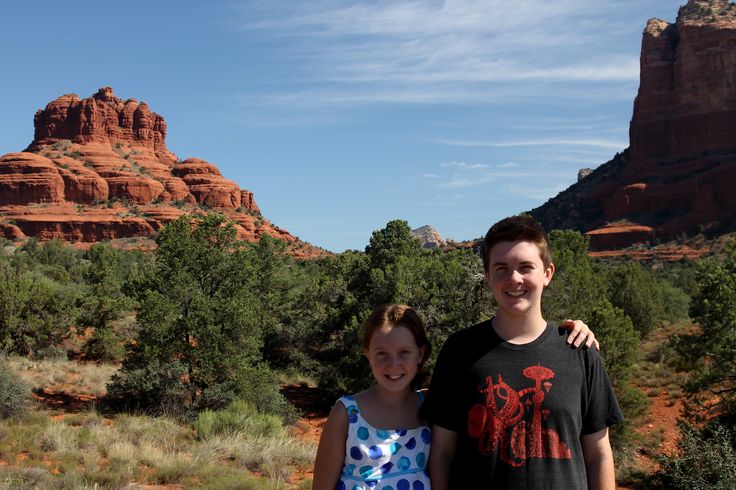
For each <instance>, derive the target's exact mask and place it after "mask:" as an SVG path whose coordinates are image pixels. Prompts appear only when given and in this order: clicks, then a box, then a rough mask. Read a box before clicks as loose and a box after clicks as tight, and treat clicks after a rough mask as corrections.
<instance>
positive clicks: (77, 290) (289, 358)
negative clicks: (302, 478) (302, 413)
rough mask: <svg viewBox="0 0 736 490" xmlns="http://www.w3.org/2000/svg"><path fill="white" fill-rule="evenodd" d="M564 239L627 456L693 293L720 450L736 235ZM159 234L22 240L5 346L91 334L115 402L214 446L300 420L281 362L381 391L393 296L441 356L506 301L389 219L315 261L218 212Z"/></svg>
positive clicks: (563, 285) (575, 311)
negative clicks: (367, 333)
mask: <svg viewBox="0 0 736 490" xmlns="http://www.w3.org/2000/svg"><path fill="white" fill-rule="evenodd" d="M550 238H551V240H552V243H553V260H554V262H555V265H556V273H555V278H554V279H553V281H552V284H551V286H550V287H549V288H548V290H547V291H546V293H545V299H544V308H545V312H544V313H545V316H546V317H547V318H549V319H551V320H555V321H559V320H563V319H565V318H581V319H583V320H585V321H586V322H587V323H588V324H589V325H591V327H592V328H593V330H594V331H595V332H596V335H597V337H598V338H599V340H600V341H601V344H602V346H603V350H602V356H603V358H604V360H605V362H606V366H607V369H608V372H609V374H610V377H611V379H612V382H613V384H614V388H615V390H616V392H617V395H618V397H619V400H620V403H621V405H622V408H623V410H624V412H625V415H626V418H627V422H626V423H625V424H623V425H621V426H620V427H616V429H615V431H614V434H613V441H614V446H615V450H616V453H617V457H618V461H619V463H622V462H625V461H627V460H628V459H630V458H629V456H631V454H632V452H633V447H634V445H635V443H634V438H633V437H634V436H633V433H632V431H631V427H632V424H634V423H636V421H637V419H638V417H640V416H641V415H642V414H643V413H644V412H645V411H646V401H645V398H644V397H643V395H642V394H641V391H640V390H639V389H637V388H635V387H634V385H633V378H634V370H635V369H637V365H638V363H639V362H640V359H639V356H640V353H639V345H640V340H641V339H642V338H643V337H644V336H646V335H647V334H649V333H651V332H652V331H655V330H657V329H658V328H659V327H660V326H661V325H663V324H666V323H671V322H674V321H677V320H680V319H686V318H687V317H688V304H689V302H690V296H691V295H692V296H693V301H692V305H691V306H690V310H689V314H690V315H691V316H692V317H693V319H695V320H696V321H697V322H698V323H699V325H700V331H698V332H696V333H693V334H691V336H690V337H682V338H681V340H680V342H678V343H677V345H676V349H677V351H678V352H679V354H680V355H679V357H678V359H679V362H680V364H679V365H678V367H680V368H681V369H688V368H692V369H694V371H693V375H692V376H691V377H690V385H689V386H688V389H689V390H690V393H691V401H692V403H694V404H695V403H700V404H701V405H700V406H702V407H709V408H710V409H711V415H709V417H710V418H709V419H708V420H712V419H713V416H714V415H713V414H714V413H715V414H716V415H717V418H718V420H719V421H720V422H721V424H722V425H721V426H722V427H724V428H723V429H716V428H712V427H709V428H708V429H707V431H704V432H697V431H698V430H700V429H701V428H702V427H704V426H703V425H702V421H697V420H693V421H691V423H693V424H696V425H693V427H694V429H693V430H694V431H695V432H693V431H691V432H686V434H689V436H688V437H690V438H689V439H683V448H691V447H697V444H699V443H700V442H699V441H705V442H703V443H702V444H705V445H706V446H704V447H712V446H713V444H715V445H716V446H717V445H719V444H721V441H723V440H725V439H724V436H723V434H724V432H723V431H726V432H725V433H726V434H727V435H728V437H726V439H728V438H729V437H730V439H729V440H730V441H731V444H733V439H734V437H733V434H734V431H733V426H734V424H733V420H734V417H733V415H734V412H733V410H734V405H735V404H736V402H735V400H734V394H735V393H736V392H735V391H734V389H733V380H734V379H736V377H735V376H734V372H736V371H735V370H734V369H735V368H734V359H736V355H735V354H736V353H734V352H733V349H734V347H733V345H736V342H735V340H736V339H734V338H733V325H734V320H735V319H736V317H734V311H736V308H735V306H736V283H734V280H735V279H734V278H735V277H736V252H734V250H736V247H734V246H732V247H730V248H729V249H728V251H727V252H728V253H727V254H726V255H725V258H724V257H715V256H714V257H709V258H706V259H704V260H702V261H701V262H700V264H699V265H698V266H697V268H694V267H691V266H689V265H688V264H687V263H683V264H662V263H655V264H638V263H625V262H616V261H611V262H606V261H602V260H594V259H592V258H590V257H589V255H588V242H587V239H586V238H585V237H584V236H583V235H581V234H580V233H578V232H574V231H569V230H568V231H559V230H557V231H553V232H552V233H551V235H550ZM157 244H158V248H157V249H156V251H155V252H152V253H142V252H136V251H125V250H118V249H114V248H112V247H110V246H109V245H106V244H98V245H94V246H93V247H91V248H90V249H89V250H87V251H78V250H75V249H74V248H72V247H70V246H67V245H64V244H63V243H61V242H56V241H50V242H45V243H38V242H36V241H34V240H31V241H29V242H27V243H26V244H24V245H23V246H22V247H20V248H15V247H6V248H5V249H4V250H5V251H6V253H5V254H2V255H0V350H2V351H3V352H5V353H7V354H14V355H20V356H25V357H27V358H29V359H35V360H41V359H58V358H59V357H66V349H68V348H69V347H70V344H71V343H72V342H75V341H76V342H80V341H78V340H74V339H79V338H81V339H82V340H81V343H79V345H78V346H77V348H78V349H79V350H80V351H81V355H82V357H83V358H84V359H85V360H87V361H98V362H118V363H120V364H121V367H120V369H119V370H118V371H117V372H116V373H115V374H113V375H112V378H111V380H110V382H109V383H108V385H107V394H106V396H105V398H104V400H103V401H104V402H105V403H106V405H105V406H106V407H107V408H106V410H107V409H112V410H117V411H124V412H130V411H131V410H133V411H138V410H145V411H146V413H148V414H159V415H164V414H165V415H166V416H173V417H176V418H177V420H179V421H182V422H183V423H188V424H194V425H193V426H192V427H196V434H198V435H197V436H196V437H198V438H199V440H201V441H204V442H206V441H207V440H209V439H211V438H212V437H220V438H222V437H228V434H229V433H230V432H228V431H232V430H236V431H238V432H239V433H240V432H242V431H243V430H245V429H242V427H243V426H241V425H238V424H241V423H243V420H244V418H243V417H245V416H244V415H243V414H246V415H247V414H256V413H257V414H263V416H264V417H268V416H275V417H277V418H275V419H262V420H261V421H260V422H259V423H262V424H265V425H264V426H263V427H265V428H264V429H263V430H274V431H276V432H279V431H280V430H281V429H280V427H281V425H280V424H281V422H280V421H281V420H284V421H286V422H290V421H293V420H295V416H296V412H295V411H294V409H293V408H292V407H290V405H289V404H288V403H287V402H286V400H285V399H284V398H283V397H282V396H281V395H280V394H279V391H278V390H279V384H278V381H277V376H276V374H277V373H279V375H280V377H281V379H284V378H285V377H286V378H292V379H297V378H300V379H311V380H314V381H316V382H317V384H318V385H319V386H320V387H321V388H323V389H325V390H327V391H329V392H332V393H333V394H334V395H338V394H343V393H345V392H352V391H356V390H360V389H362V388H364V387H366V386H367V385H368V384H369V383H370V382H371V379H370V373H369V370H368V368H367V364H366V362H365V360H364V358H363V356H362V352H361V350H360V347H359V346H360V342H359V341H358V335H359V326H360V323H361V322H362V320H363V319H364V318H365V316H366V315H367V314H368V313H369V312H370V310H371V309H372V308H373V307H374V306H375V305H377V304H381V303H386V302H400V303H408V304H411V305H412V306H414V307H415V308H416V309H417V310H418V311H419V313H420V314H421V315H422V317H423V318H424V320H425V322H426V325H427V329H428V333H429V337H430V340H431V341H432V343H433V346H434V347H435V349H434V352H438V351H439V347H440V346H441V344H442V343H443V342H444V340H445V339H446V338H447V336H448V335H449V334H450V333H452V332H454V331H455V330H457V329H459V328H463V327H465V326H468V325H471V324H473V323H476V322H478V321H481V320H484V319H486V318H489V317H490V316H492V315H493V312H494V303H493V300H492V298H491V296H490V295H489V293H488V291H487V288H486V286H485V283H484V278H483V271H482V264H481V261H480V258H479V257H478V256H477V254H476V253H475V252H474V251H473V250H471V249H464V250H451V251H441V250H424V249H422V248H421V247H420V245H419V243H418V242H417V240H415V239H414V238H413V237H412V236H411V230H410V229H409V226H408V224H407V223H406V222H404V221H400V220H396V221H391V222H389V223H387V224H386V226H385V227H384V228H382V229H380V230H376V231H375V232H373V234H372V235H371V237H370V240H369V243H368V245H367V247H366V249H365V252H364V253H361V252H355V251H349V252H345V253H341V254H337V255H334V256H330V257H324V258H320V259H317V260H311V261H299V260H296V259H294V258H292V257H290V256H289V255H287V254H285V253H284V251H285V246H284V244H283V243H282V242H279V241H277V240H274V239H272V238H270V237H268V236H263V237H262V239H261V241H260V242H259V243H256V244H252V243H243V242H239V241H237V240H236V238H235V232H234V228H233V226H232V224H231V223H229V222H228V221H227V220H226V219H225V218H224V217H223V216H220V215H216V214H211V215H208V216H205V217H200V218H192V217H187V216H183V217H181V218H179V219H178V220H176V221H174V222H172V223H170V224H169V225H167V226H166V227H165V228H164V229H163V230H161V232H160V234H159V236H158V238H157ZM5 245H8V244H7V243H5ZM433 361H434V359H430V362H429V366H430V367H431V365H432V363H433ZM685 361H688V362H689V363H690V364H689V365H687V366H686V364H687V363H686V362H685ZM714 402H715V403H714ZM21 403H22V401H21ZM134 413H135V412H134ZM268 414H270V415H268ZM245 418H247V417H245ZM697 424H701V425H697ZM721 426H719V427H721ZM232 427H236V429H232ZM238 427H240V428H238ZM269 427H270V429H269ZM241 429H242V430H241ZM248 430H252V427H251V429H248ZM276 432H274V433H273V434H276ZM711 434H715V435H714V436H712V437H711V436H710V435H711ZM278 437H281V436H278ZM708 444H709V445H710V446H708ZM683 451H687V449H683ZM724 454H726V455H728V454H729V453H728V452H727V451H725V452H724ZM726 459H727V458H726ZM668 461H670V462H673V461H674V460H668ZM678 461H679V460H678ZM683 461H685V462H687V461H690V460H688V459H683ZM693 461H694V460H693ZM678 464H680V463H678ZM682 464H686V463H682ZM682 464H680V466H677V465H675V464H674V463H672V464H671V465H670V464H669V463H666V464H663V466H662V468H663V471H665V473H663V474H662V475H665V474H666V475H669V476H667V478H670V477H671V478H675V477H674V476H672V475H675V474H676V471H675V470H671V475H670V474H669V473H666V471H670V470H668V468H675V467H676V468H680V469H678V470H677V471H681V468H682V467H683V466H682ZM693 464H694V463H693ZM668 465H669V466H668ZM662 478H665V476H662ZM663 481H664V480H663ZM667 481H671V480H667Z"/></svg>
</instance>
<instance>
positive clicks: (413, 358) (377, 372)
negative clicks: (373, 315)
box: [365, 325, 425, 392]
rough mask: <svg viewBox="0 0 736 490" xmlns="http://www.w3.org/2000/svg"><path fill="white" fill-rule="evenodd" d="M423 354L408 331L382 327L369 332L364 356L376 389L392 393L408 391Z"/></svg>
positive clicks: (397, 327) (391, 326)
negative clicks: (376, 384)
mask: <svg viewBox="0 0 736 490" xmlns="http://www.w3.org/2000/svg"><path fill="white" fill-rule="evenodd" d="M424 351H425V348H424V346H422V347H419V346H418V345H417V342H416V340H415V339H414V335H413V334H412V333H411V331H410V330H409V329H408V328H406V327H402V326H396V325H384V326H383V327H381V328H379V329H376V330H375V331H374V332H373V335H372V336H371V340H370V342H369V343H368V349H366V351H365V355H366V357H367V358H368V362H369V363H370V365H371V371H372V372H373V377H374V378H376V382H377V383H378V386H379V387H380V388H383V389H386V390H388V391H392V392H396V391H402V390H407V389H409V388H410V383H411V381H412V380H413V379H414V376H415V375H416V374H417V371H418V370H419V367H420V366H421V364H422V361H423V360H424Z"/></svg>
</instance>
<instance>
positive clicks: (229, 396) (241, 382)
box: [192, 365, 299, 424]
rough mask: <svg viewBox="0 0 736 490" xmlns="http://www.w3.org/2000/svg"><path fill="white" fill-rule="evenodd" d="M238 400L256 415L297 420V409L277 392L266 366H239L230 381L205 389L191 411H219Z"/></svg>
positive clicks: (270, 372) (273, 378)
mask: <svg viewBox="0 0 736 490" xmlns="http://www.w3.org/2000/svg"><path fill="white" fill-rule="evenodd" d="M237 400H240V401H242V402H244V403H248V404H249V405H252V406H253V407H254V408H255V409H256V410H257V411H258V412H260V413H264V414H271V415H276V416H278V417H280V418H281V419H283V420H284V421H285V422H286V423H288V424H291V423H293V422H295V421H296V420H297V419H298V418H299V412H298V411H297V409H296V408H295V407H294V406H293V405H292V404H291V403H289V402H288V401H287V400H286V398H284V396H283V395H282V394H281V392H280V391H279V383H278V380H277V379H276V375H275V374H274V372H273V371H271V370H270V369H269V368H268V367H267V366H265V365H263V366H258V367H249V366H243V367H242V368H241V369H239V370H238V372H237V374H236V376H235V378H234V379H233V380H230V381H227V382H224V383H219V384H215V385H211V386H208V387H207V388H205V389H204V390H202V393H201V394H200V396H199V397H197V399H196V401H195V403H194V405H193V406H192V409H193V410H194V411H200V410H210V411H212V410H221V409H224V408H225V407H227V406H229V405H231V404H232V403H234V402H235V401H237Z"/></svg>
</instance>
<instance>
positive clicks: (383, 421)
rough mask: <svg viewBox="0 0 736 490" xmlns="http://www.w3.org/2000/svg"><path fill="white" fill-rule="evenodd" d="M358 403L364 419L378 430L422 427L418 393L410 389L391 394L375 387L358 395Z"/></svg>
mask: <svg viewBox="0 0 736 490" xmlns="http://www.w3.org/2000/svg"><path fill="white" fill-rule="evenodd" d="M356 402H357V403H358V407H359V408H360V411H361V413H362V414H363V418H365V419H366V420H367V421H368V423H369V424H371V425H372V426H373V427H375V428H377V429H398V428H404V429H409V428H414V427H418V426H420V425H421V420H420V418H419V406H420V404H421V402H420V399H419V397H418V396H417V394H416V392H415V391H414V390H412V389H410V388H407V389H406V390H401V391H396V392H391V391H387V390H384V389H381V387H380V386H373V387H371V388H368V389H367V390H365V391H363V392H361V393H358V395H357V396H356Z"/></svg>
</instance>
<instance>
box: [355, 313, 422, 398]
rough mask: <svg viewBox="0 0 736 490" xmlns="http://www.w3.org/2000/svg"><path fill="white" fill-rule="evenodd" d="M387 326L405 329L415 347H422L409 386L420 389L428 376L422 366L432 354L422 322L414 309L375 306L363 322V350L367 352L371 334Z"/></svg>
mask: <svg viewBox="0 0 736 490" xmlns="http://www.w3.org/2000/svg"><path fill="white" fill-rule="evenodd" d="M387 325H388V326H391V327H405V328H407V329H408V330H409V331H410V332H411V334H412V335H413V336H414V341H415V342H416V343H417V346H418V347H419V348H420V349H421V348H422V347H424V355H423V356H422V363H421V365H420V366H419V370H418V371H417V374H416V376H414V379H413V380H412V381H411V385H410V386H411V387H412V388H413V389H415V390H416V389H419V388H421V387H422V385H423V384H424V381H425V380H426V379H427V378H428V375H429V372H428V371H427V369H426V368H425V367H424V365H425V364H426V362H427V359H429V354H430V353H431V352H432V344H431V343H430V342H429V339H428V338H427V331H426V330H425V328H424V322H423V321H422V319H421V318H420V317H419V314H418V313H417V312H416V311H415V310H414V308H412V307H411V306H409V305H395V304H387V305H381V306H377V307H376V308H374V310H373V311H372V312H371V314H370V316H369V317H368V318H366V319H365V321H364V322H363V335H362V339H361V343H362V344H363V350H368V346H369V344H370V343H371V337H373V333H374V332H375V331H376V330H378V329H380V328H382V327H384V326H387Z"/></svg>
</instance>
